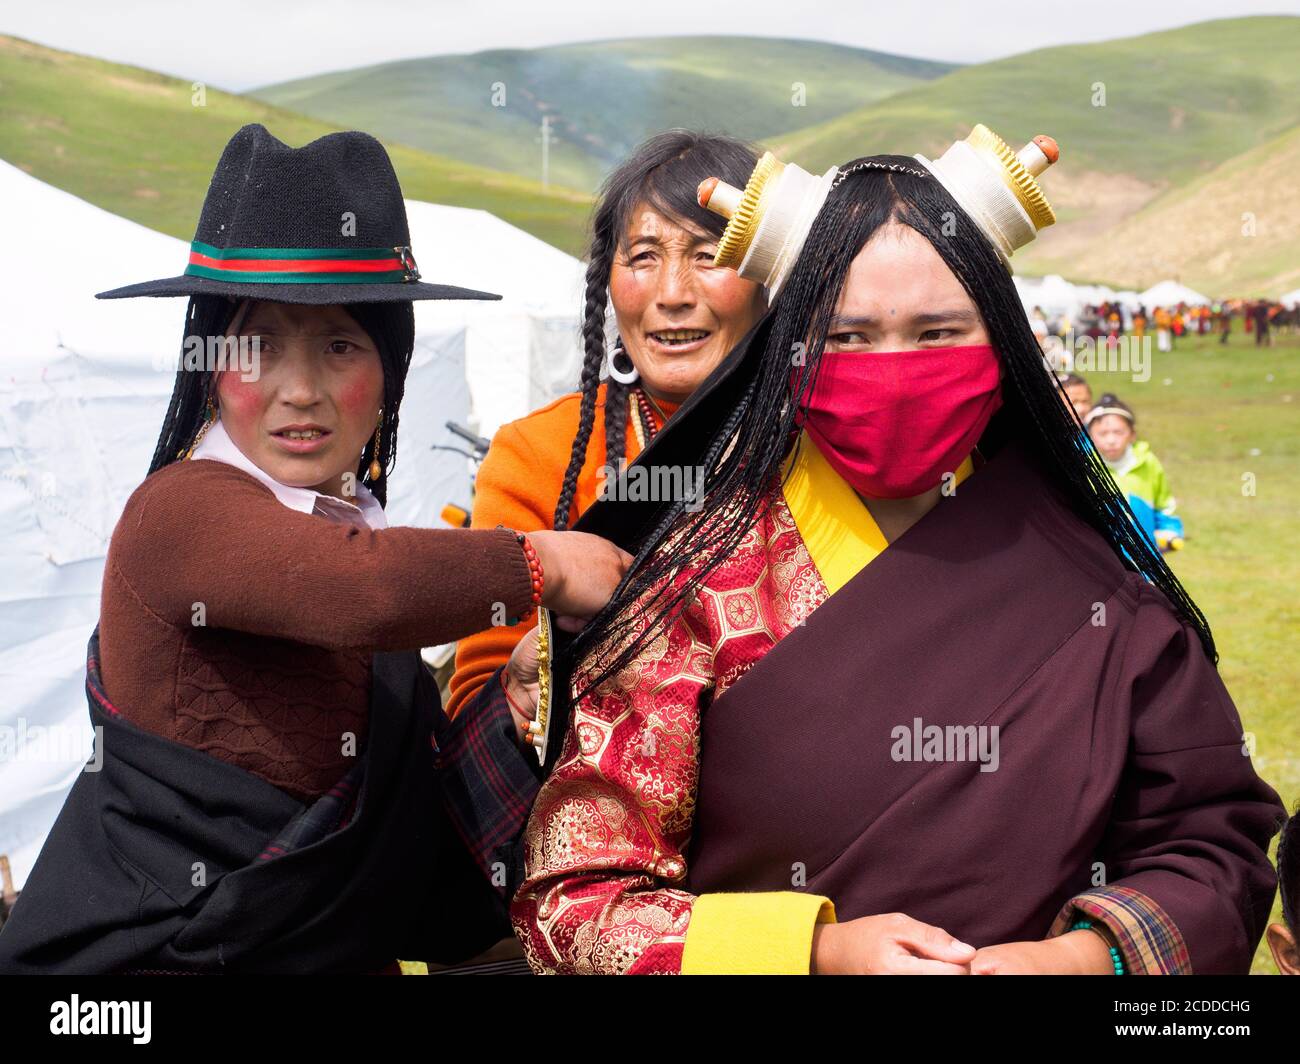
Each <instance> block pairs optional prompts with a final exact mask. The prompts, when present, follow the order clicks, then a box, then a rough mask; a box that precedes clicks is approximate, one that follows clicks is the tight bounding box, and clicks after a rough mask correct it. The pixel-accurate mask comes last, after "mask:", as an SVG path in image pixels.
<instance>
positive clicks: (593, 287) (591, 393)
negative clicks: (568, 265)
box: [554, 229, 614, 532]
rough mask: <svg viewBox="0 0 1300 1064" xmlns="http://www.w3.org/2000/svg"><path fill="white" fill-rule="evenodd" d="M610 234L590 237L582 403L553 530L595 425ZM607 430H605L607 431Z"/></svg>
mask: <svg viewBox="0 0 1300 1064" xmlns="http://www.w3.org/2000/svg"><path fill="white" fill-rule="evenodd" d="M610 236H611V234H608V233H604V232H602V231H601V230H600V229H597V230H596V232H595V233H594V235H593V237H592V242H591V243H592V249H591V261H590V262H589V263H588V265H587V300H586V305H585V308H584V311H583V315H582V347H583V352H584V354H583V359H582V376H581V378H580V379H579V382H578V390H579V392H580V393H581V394H582V401H581V403H580V405H579V407H578V432H577V434H576V435H575V436H574V437H573V446H572V448H571V449H570V451H569V464H568V466H567V467H566V468H565V470H564V481H563V483H562V484H561V486H560V498H559V500H558V501H557V502H556V504H555V519H554V525H555V528H556V529H557V530H559V531H561V532H562V531H564V530H565V529H566V528H568V527H569V511H570V510H572V509H573V499H574V496H575V495H576V494H577V491H578V474H579V473H581V472H582V466H583V463H585V462H586V460H587V445H588V443H590V442H591V433H592V430H593V429H594V427H595V424H596V392H597V391H598V390H599V388H600V367H601V365H602V364H603V363H604V361H605V302H606V296H605V289H606V287H607V286H608V284H609V270H610V266H611V264H612V263H613V259H614V250H613V241H612V239H610ZM607 431H608V430H607Z"/></svg>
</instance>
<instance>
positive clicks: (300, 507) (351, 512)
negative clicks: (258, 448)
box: [190, 418, 388, 529]
mask: <svg viewBox="0 0 1300 1064" xmlns="http://www.w3.org/2000/svg"><path fill="white" fill-rule="evenodd" d="M190 457H191V459H194V458H207V459H210V460H212V461H217V462H225V463H226V464H227V465H232V466H234V467H235V468H236V469H242V470H243V471H244V472H245V473H248V474H249V475H250V476H254V477H256V478H257V479H258V480H260V481H261V482H262V483H263V484H265V485H266V486H267V487H268V488H270V489H271V491H272V492H274V493H275V497H276V498H277V499H279V500H280V502H282V503H283V504H284V505H285V506H287V507H289V509H290V510H297V511H298V512H299V513H304V514H316V515H317V516H319V517H326V518H329V519H330V520H331V521H342V522H344V523H347V524H356V523H357V521H358V519H360V521H361V522H362V523H363V524H365V525H366V526H367V527H369V528H373V529H379V528H387V527H388V518H387V517H386V516H385V515H384V508H383V507H382V506H380V505H379V500H378V499H376V498H375V496H374V494H373V493H372V492H371V490H370V489H369V488H367V487H366V486H365V485H364V484H362V483H361V481H360V480H358V481H357V484H356V487H357V501H356V504H355V505H354V504H352V503H350V502H348V501H347V500H345V499H337V498H335V497H334V496H333V495H325V494H322V493H321V492H319V491H313V490H312V489H311V488H295V487H292V486H290V485H288V484H281V483H280V482H279V481H278V480H276V479H275V478H274V477H273V476H271V475H270V474H269V473H267V472H266V471H265V470H263V469H262V468H261V467H260V466H258V465H257V464H256V463H254V462H252V461H250V460H249V459H248V457H247V456H246V455H245V454H244V452H243V451H241V450H240V449H239V448H238V447H236V446H235V441H234V440H232V439H231V438H230V433H228V432H227V431H226V427H225V425H223V424H222V423H221V418H217V420H216V421H215V422H213V424H212V425H211V427H210V428H209V429H208V431H207V432H205V433H204V434H203V439H201V440H199V445H198V446H197V447H195V448H194V453H193V454H192V455H191V456H190Z"/></svg>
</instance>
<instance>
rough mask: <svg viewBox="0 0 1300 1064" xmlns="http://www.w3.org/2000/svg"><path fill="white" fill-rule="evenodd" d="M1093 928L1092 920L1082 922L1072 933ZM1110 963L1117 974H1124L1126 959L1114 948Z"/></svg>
mask: <svg viewBox="0 0 1300 1064" xmlns="http://www.w3.org/2000/svg"><path fill="white" fill-rule="evenodd" d="M1090 927H1092V921H1091V920H1080V921H1078V922H1077V923H1075V924H1073V925H1072V926H1071V927H1070V930H1071V931H1087V930H1088V929H1089V928H1090ZM1110 962H1111V964H1113V965H1114V966H1115V974H1116V975H1123V974H1124V958H1123V957H1121V956H1120V955H1119V950H1117V949H1116V948H1115V947H1114V946H1111V947H1110Z"/></svg>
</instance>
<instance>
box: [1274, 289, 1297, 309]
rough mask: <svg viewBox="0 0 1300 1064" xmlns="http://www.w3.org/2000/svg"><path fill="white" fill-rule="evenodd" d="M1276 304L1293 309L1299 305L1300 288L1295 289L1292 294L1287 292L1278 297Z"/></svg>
mask: <svg viewBox="0 0 1300 1064" xmlns="http://www.w3.org/2000/svg"><path fill="white" fill-rule="evenodd" d="M1278 302H1279V303H1281V304H1282V305H1283V306H1286V307H1294V306H1296V305H1297V304H1300V288H1297V289H1296V290H1295V291H1294V292H1287V293H1286V294H1285V295H1282V296H1279V297H1278Z"/></svg>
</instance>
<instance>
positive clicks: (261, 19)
mask: <svg viewBox="0 0 1300 1064" xmlns="http://www.w3.org/2000/svg"><path fill="white" fill-rule="evenodd" d="M1256 14H1300V0H1275V2H1273V3H1265V4H1258V5H1257V4H1255V3H1251V2H1250V0H1138V2H1134V0H1087V2H1086V3H1078V2H1074V3H1066V2H1060V0H1038V2H1036V3H1034V2H1029V0H979V2H971V0H915V2H908V3H898V2H896V0H891V2H889V3H883V2H877V3H859V4H856V5H854V4H852V3H851V0H798V2H791V0H750V2H749V3H748V4H744V5H742V4H739V3H737V2H736V0H719V2H716V3H713V4H709V3H706V2H702V0H652V2H650V3H645V4H629V3H626V2H620V0H595V2H589V0H581V2H579V0H423V2H419V0H220V2H212V0H208V2H205V3H196V2H192V0H109V2H107V3H106V2H104V0H29V2H27V3H25V4H22V5H19V4H18V2H17V0H8V2H7V3H6V5H5V10H4V12H3V14H0V31H2V32H4V33H10V34H15V35H17V36H19V37H26V38H28V39H29V40H34V41H39V42H40V43H41V44H48V45H51V46H53V47H55V48H64V49H67V50H68V51H73V52H83V53H86V54H88V55H94V56H99V57H101V58H104V59H113V60H116V61H118V62H123V63H132V64H135V65H137V66H142V67H148V68H149V69H151V70H159V71H162V72H163V73H167V74H174V75H177V76H179V77H183V78H188V79H193V80H198V81H204V82H206V83H208V84H210V85H214V86H217V87H219V88H226V89H233V90H236V91H243V90H245V89H249V88H252V87H254V86H257V85H265V84H267V83H270V82H275V81H283V80H286V79H289V78H295V77H302V76H304V75H307V74H318V73H323V72H325V71H330V70H344V69H348V68H352V67H361V66H369V65H370V64H372V63H381V62H385V61H387V60H392V59H407V58H412V57H417V56H426V55H442V54H446V53H448V52H477V51H482V50H484V49H487V48H535V47H538V46H540V45H547V44H567V43H569V42H572V41H585V40H600V39H605V38H617V37H651V36H677V35H684V34H689V35H694V34H748V35H754V36H764V37H801V38H809V39H813V40H823V41H832V42H834V43H837V44H847V45H855V46H857V47H860V48H873V49H875V50H877V51H882V52H895V53H898V54H900V55H911V56H920V57H922V58H926V59H942V60H948V61H950V62H960V63H971V62H980V61H983V60H986V59H996V58H999V57H1001V56H1007V55H1014V54H1015V53H1017V52H1025V51H1029V50H1031V49H1034V48H1042V47H1045V46H1048V45H1054V44H1072V43H1079V42H1082V41H1100V40H1107V39H1110V38H1114V37H1130V36H1133V35H1135V34H1139V33H1149V32H1151V31H1153V30H1164V29H1172V28H1174V27H1176V26H1185V25H1187V24H1189V23H1192V22H1203V21H1205V20H1207V19H1214V18H1229V17H1236V16H1240V15H1256Z"/></svg>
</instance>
